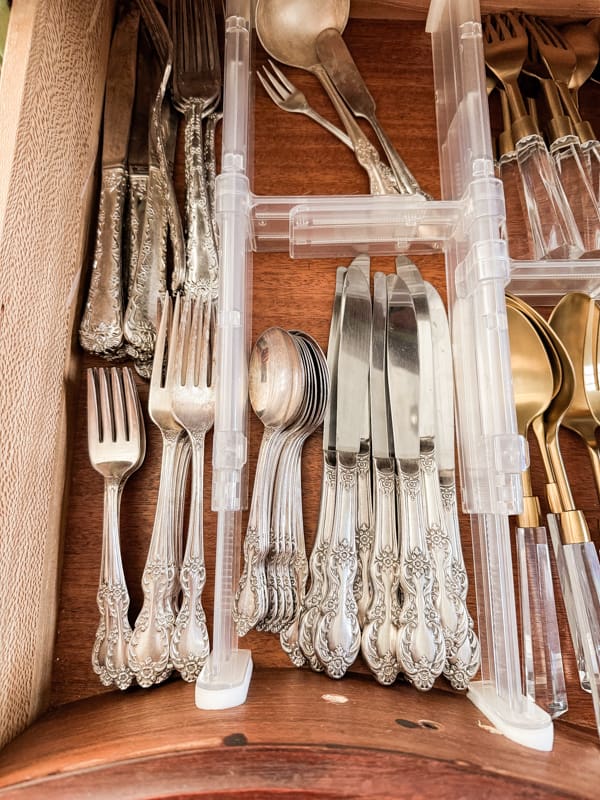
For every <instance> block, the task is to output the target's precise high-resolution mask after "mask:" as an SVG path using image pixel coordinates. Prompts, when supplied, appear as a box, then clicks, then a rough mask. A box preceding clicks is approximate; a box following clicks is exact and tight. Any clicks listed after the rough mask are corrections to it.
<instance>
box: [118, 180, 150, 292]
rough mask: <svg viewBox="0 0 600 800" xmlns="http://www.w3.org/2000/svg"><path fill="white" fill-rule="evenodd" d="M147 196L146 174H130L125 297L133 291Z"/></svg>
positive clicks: (124, 280) (124, 279)
mask: <svg viewBox="0 0 600 800" xmlns="http://www.w3.org/2000/svg"><path fill="white" fill-rule="evenodd" d="M147 194H148V173H143V172H133V173H132V172H130V173H129V193H128V196H127V223H128V224H127V233H128V237H127V268H126V269H125V270H123V272H124V275H123V284H124V286H125V287H126V289H127V297H129V296H130V294H131V293H132V291H133V285H134V282H135V276H136V274H137V264H138V257H139V254H140V244H141V237H142V230H143V227H144V215H145V213H146V195H147Z"/></svg>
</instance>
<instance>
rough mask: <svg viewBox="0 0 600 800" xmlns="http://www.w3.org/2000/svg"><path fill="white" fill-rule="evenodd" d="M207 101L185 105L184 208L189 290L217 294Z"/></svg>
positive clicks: (208, 295) (187, 292)
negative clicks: (204, 131)
mask: <svg viewBox="0 0 600 800" xmlns="http://www.w3.org/2000/svg"><path fill="white" fill-rule="evenodd" d="M203 115H204V103H202V102H193V101H189V102H188V103H186V105H185V183H186V195H185V208H186V219H187V248H186V252H187V271H186V277H185V281H184V288H185V292H186V294H188V295H189V296H191V297H195V296H200V297H206V298H208V297H214V296H215V293H216V290H217V280H218V267H219V260H218V254H217V247H216V242H215V238H214V234H213V223H212V216H213V215H212V213H211V207H210V198H209V193H208V187H207V176H206V167H205V163H204V148H203V144H202V117H203Z"/></svg>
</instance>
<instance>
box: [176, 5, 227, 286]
mask: <svg viewBox="0 0 600 800" xmlns="http://www.w3.org/2000/svg"><path fill="white" fill-rule="evenodd" d="M169 25H170V29H171V34H172V37H173V47H174V58H175V63H174V69H173V100H174V103H175V106H176V107H177V109H178V110H179V111H180V112H181V113H182V114H183V115H184V117H185V185H186V200H185V208H186V225H187V243H186V256H187V267H186V274H185V279H184V280H183V281H179V280H178V281H177V283H178V284H179V283H180V284H181V285H183V289H184V292H185V293H186V294H189V295H192V296H201V297H205V298H207V297H213V298H214V297H215V296H216V292H217V276H218V254H217V244H216V241H215V237H214V232H213V223H212V220H211V214H210V202H209V195H208V188H207V176H206V166H205V163H204V146H203V137H202V122H203V120H204V119H205V118H206V117H207V115H208V114H209V113H210V112H211V111H212V110H213V109H214V107H215V106H216V104H217V103H218V102H219V99H220V97H221V67H220V59H219V47H218V38H217V29H216V19H215V8H214V2H213V0H204V2H203V3H200V4H198V3H192V2H190V0H170V2H169Z"/></svg>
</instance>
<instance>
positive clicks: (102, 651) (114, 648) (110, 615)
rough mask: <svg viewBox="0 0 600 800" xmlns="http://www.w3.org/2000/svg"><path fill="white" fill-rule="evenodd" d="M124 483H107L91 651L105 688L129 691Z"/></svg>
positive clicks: (97, 673)
mask: <svg viewBox="0 0 600 800" xmlns="http://www.w3.org/2000/svg"><path fill="white" fill-rule="evenodd" d="M122 489H123V483H121V482H120V481H115V480H111V479H107V480H106V481H105V483H104V528H103V531H102V563H101V568H100V585H99V587H98V595H97V602H98V610H99V611H100V622H99V625H98V629H97V631H96V638H95V640H94V646H93V649H92V667H93V669H94V672H95V673H96V675H98V676H99V677H100V680H101V682H102V683H103V684H104V686H111V685H112V684H114V685H115V686H118V688H119V689H127V687H128V686H130V685H131V683H132V681H133V672H132V671H131V669H130V668H129V665H128V662H127V646H128V644H129V640H130V639H131V626H130V625H129V619H128V617H127V612H128V609H129V593H128V591H127V584H126V583H125V573H124V571H123V561H122V559H121V547H120V544H119V506H120V503H121V493H122Z"/></svg>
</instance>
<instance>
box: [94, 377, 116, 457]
mask: <svg viewBox="0 0 600 800" xmlns="http://www.w3.org/2000/svg"><path fill="white" fill-rule="evenodd" d="M107 372H108V370H107V369H105V368H104V367H100V368H99V370H98V385H99V397H100V418H101V420H102V441H103V442H114V440H115V434H114V430H113V413H112V409H111V404H112V403H111V392H110V388H109V383H108V377H107Z"/></svg>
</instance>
